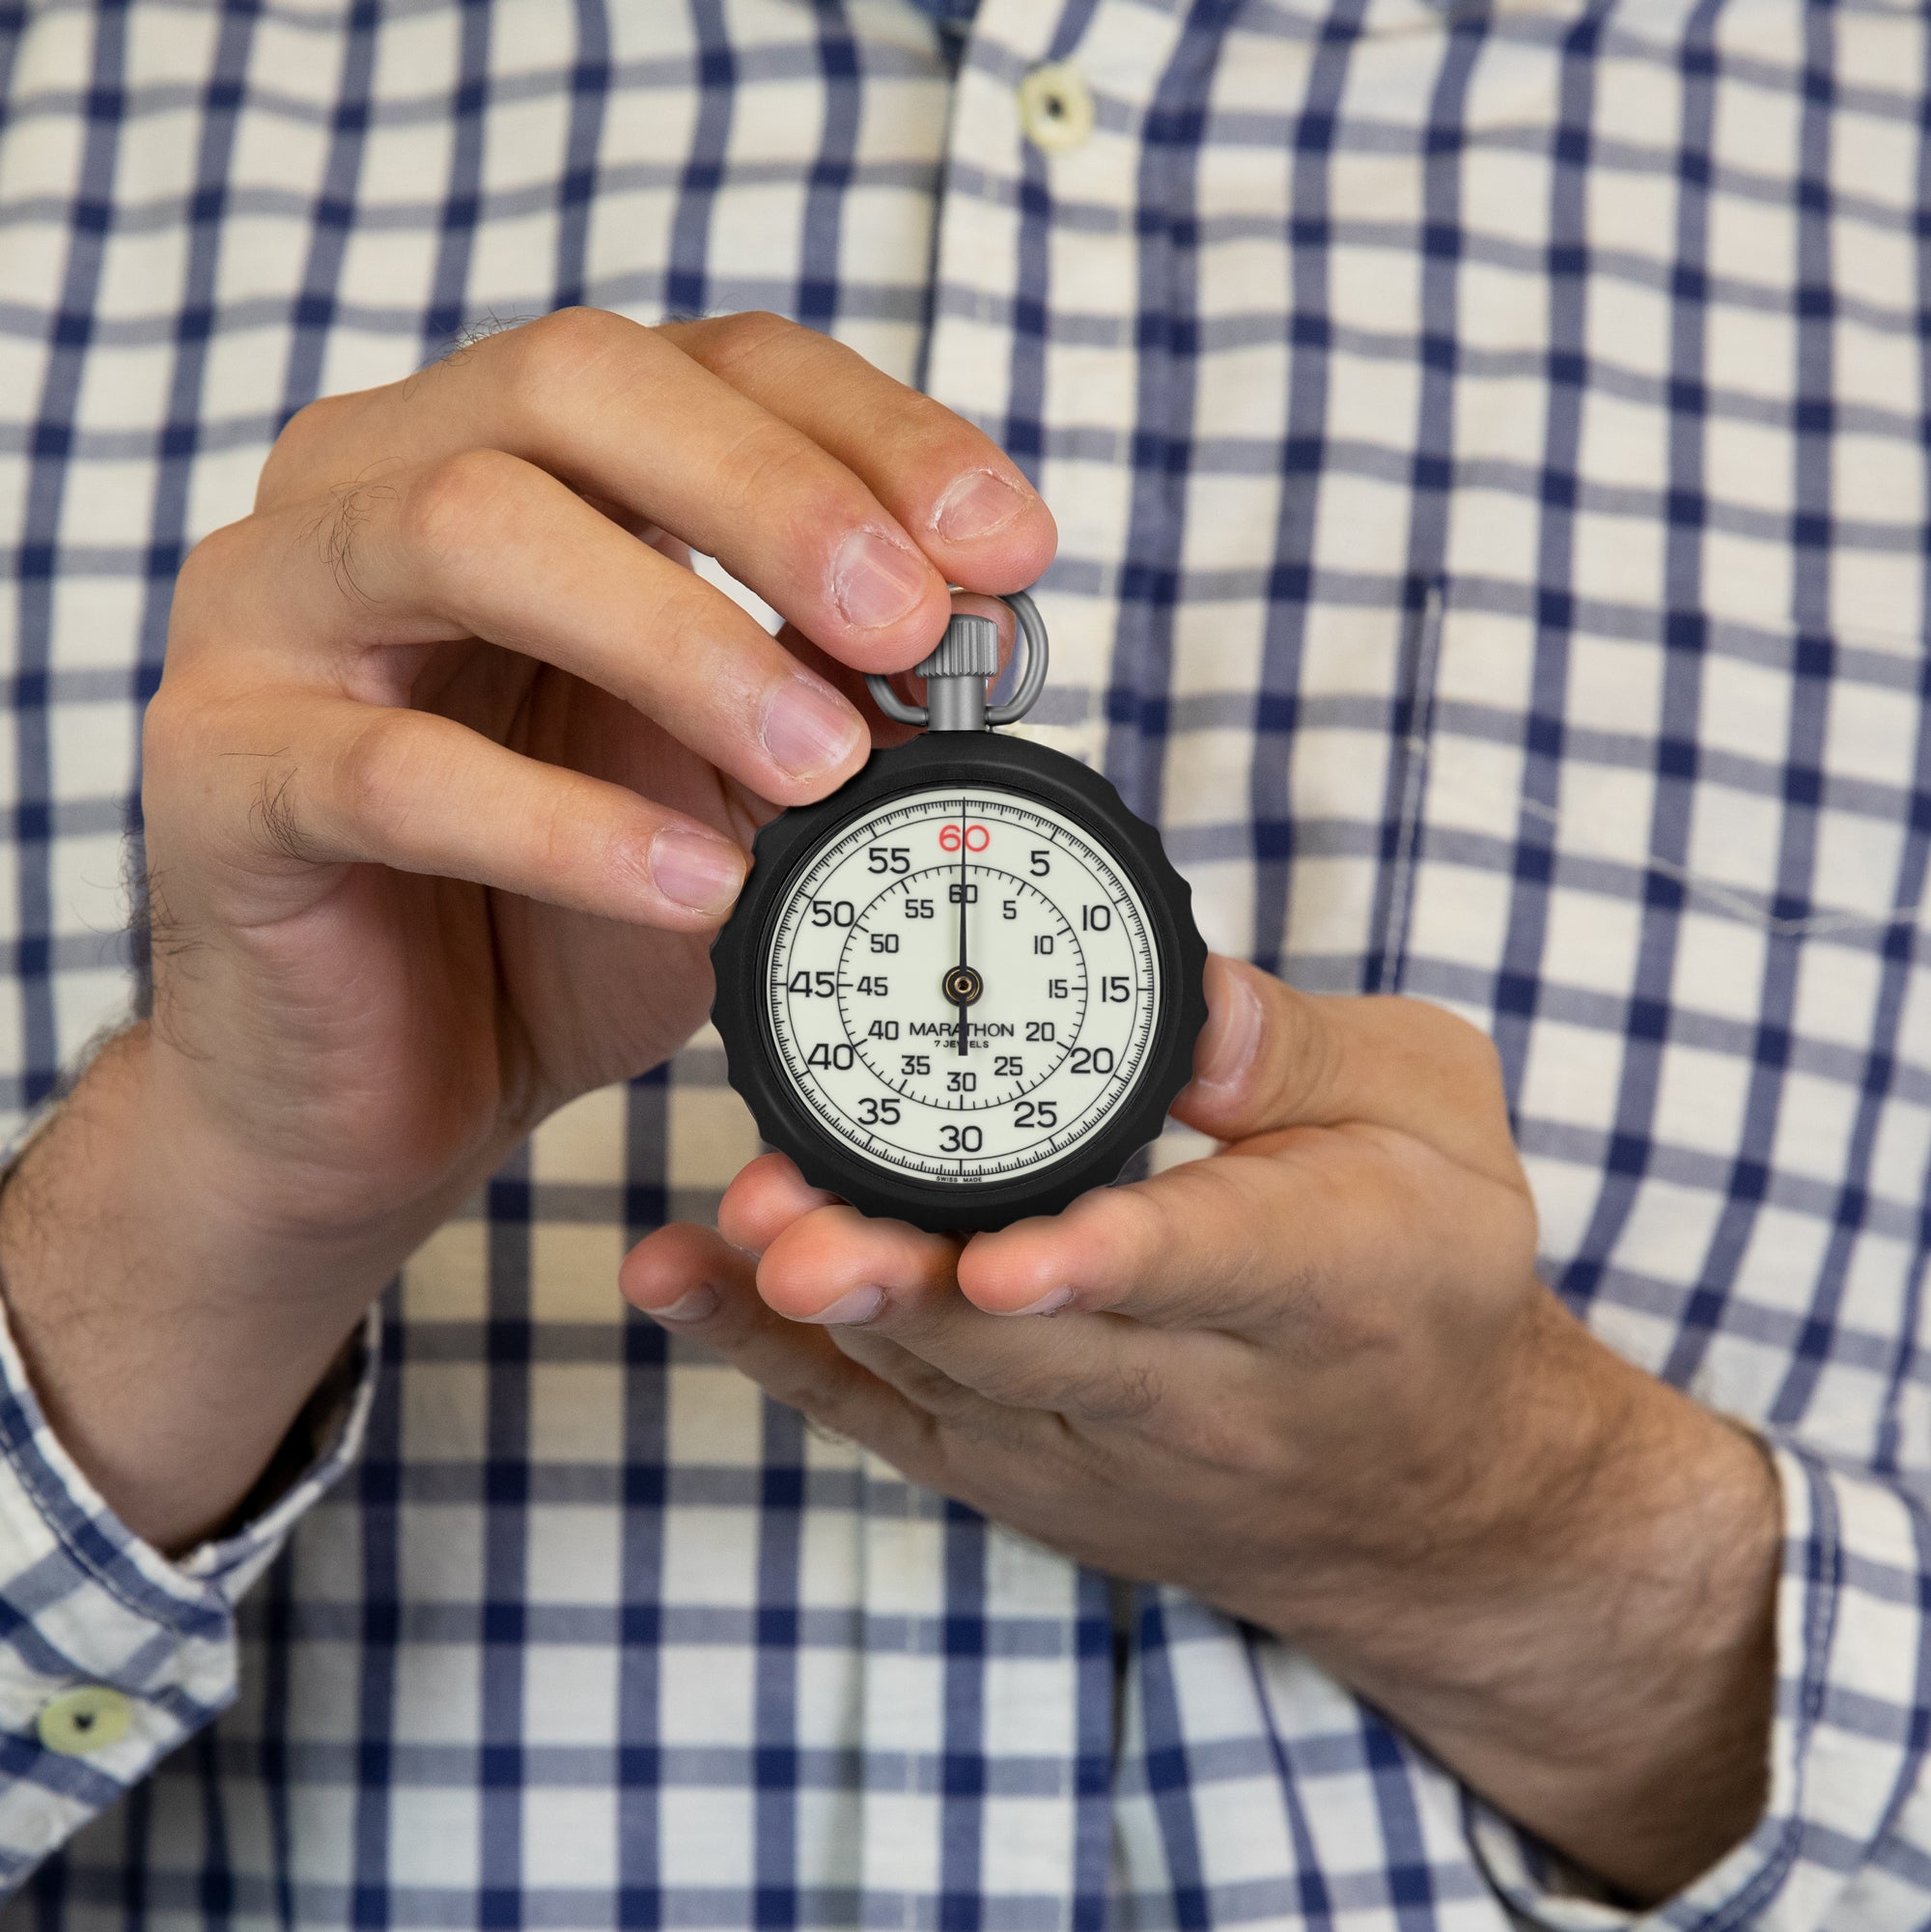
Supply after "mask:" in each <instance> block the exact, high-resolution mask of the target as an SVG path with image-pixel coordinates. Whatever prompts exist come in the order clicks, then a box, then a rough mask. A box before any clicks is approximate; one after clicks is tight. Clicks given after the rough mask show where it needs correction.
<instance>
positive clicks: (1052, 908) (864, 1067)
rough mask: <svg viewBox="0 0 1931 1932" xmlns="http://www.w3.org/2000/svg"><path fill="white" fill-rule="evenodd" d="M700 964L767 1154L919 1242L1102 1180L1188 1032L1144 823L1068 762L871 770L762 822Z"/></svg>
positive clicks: (939, 745)
mask: <svg viewBox="0 0 1931 1932" xmlns="http://www.w3.org/2000/svg"><path fill="white" fill-rule="evenodd" d="M714 957H715V965H716V969H717V979H718V996H717V1006H716V1018H717V1022H718V1026H719V1030H720V1032H721V1033H722V1034H723V1036H724V1039H725V1044H726V1049H727V1051H728V1052H729V1055H730V1062H731V1078H732V1080H733V1082H734V1084H736V1085H737V1086H738V1087H739V1089H740V1091H741V1092H743V1093H744V1095H745V1097H746V1098H747V1099H748V1100H749V1101H750V1103H751V1106H752V1107H753V1110H754V1112H755V1113H756V1114H757V1117H758V1122H759V1126H760V1129H761V1131H762V1132H763V1134H764V1135H765V1137H766V1139H767V1140H769V1141H770V1142H771V1143H772V1144H773V1145H775V1146H778V1147H781V1148H783V1149H784V1150H785V1151H786V1152H787V1153H789V1154H790V1155H791V1156H792V1158H793V1159H794V1160H795V1161H797V1162H798V1165H799V1167H800V1168H801V1169H802V1171H803V1172H804V1174H805V1177H806V1179H807V1180H809V1181H811V1182H813V1183H814V1184H815V1185H817V1186H820V1187H824V1188H827V1189H829V1190H832V1191H834V1192H836V1193H839V1194H842V1195H843V1196H844V1197H845V1198H846V1199H848V1200H851V1201H853V1202H854V1204H855V1205H857V1206H859V1207H861V1208H864V1209H865V1210H867V1211H868V1212H871V1213H876V1214H887V1215H893V1216H896V1217H898V1218H904V1219H908V1220H911V1221H914V1222H916V1223H918V1224H920V1225H922V1226H926V1227H934V1228H959V1229H970V1228H978V1227H994V1226H1000V1225H1003V1224H1004V1223H1006V1222H1007V1221H1010V1220H1013V1219H1017V1218H1020V1217H1021V1216H1022V1215H1026V1214H1041V1213H1050V1212H1053V1211H1055V1210H1056V1209H1057V1208H1059V1207H1063V1206H1064V1205H1066V1203H1067V1202H1068V1201H1070V1200H1072V1199H1073V1198H1074V1197H1075V1196H1076V1195H1077V1194H1078V1193H1080V1192H1082V1191H1083V1190H1085V1189H1087V1188H1090V1187H1094V1186H1098V1185H1101V1184H1103V1183H1104V1182H1105V1181H1109V1180H1111V1179H1113V1178H1114V1177H1115V1176H1116V1175H1117V1174H1118V1172H1119V1169H1120V1167H1121V1165H1122V1164H1123V1163H1124V1162H1125V1161H1126V1159H1127V1158H1128V1156H1129V1155H1131V1154H1132V1153H1133V1151H1134V1150H1135V1149H1136V1148H1138V1147H1139V1146H1141V1145H1143V1144H1144V1143H1145V1142H1146V1141H1147V1140H1148V1139H1150V1138H1151V1137H1152V1136H1153V1135H1154V1134H1157V1133H1158V1132H1159V1128H1160V1123H1161V1119H1162V1118H1163V1116H1164V1113H1165V1110H1166V1106H1167V1105H1168V1103H1169V1102H1170V1101H1171V1100H1172V1098H1173V1095H1174V1093H1175V1092H1177V1091H1178V1089H1179V1087H1180V1085H1182V1084H1183V1083H1184V1082H1185V1080H1186V1078H1188V1075H1189V1071H1190V1064H1191V1053H1192V1047H1193V1041H1194V1039H1195V1037H1196V1035H1197V1034H1198V1031H1199V1028H1200V1025H1201V1024H1202V1023H1203V1022H1204V1019H1205V1009H1204V1002H1203V1000H1202V995H1201V991H1200V975H1201V970H1202V967H1203V966H1204V964H1205V949H1204V947H1203V946H1202V944H1201V941H1200V939H1199V936H1198V934H1197V933H1196V932H1195V931H1194V928H1193V923H1192V919H1191V916H1190V912H1189V904H1188V892H1187V887H1186V886H1185V884H1184V883H1183V882H1181V880H1180V879H1179V877H1178V876H1177V875H1176V874H1175V873H1174V872H1173V870H1172V868H1171V866H1170V865H1169V864H1168V863H1167V861H1166V858H1165V855H1164V854H1163V853H1162V852H1161V849H1160V844H1159V841H1158V839H1157V837H1156V836H1155V835H1154V833H1153V831H1152V829H1151V828H1150V827H1149V826H1145V825H1144V824H1143V823H1142V822H1141V821H1140V820H1138V819H1136V818H1134V817H1133V815H1132V814H1131V813H1129V812H1128V811H1127V810H1126V808H1125V807H1124V805H1123V804H1121V802H1120V801H1119V798H1118V796H1117V795H1116V794H1115V793H1114V792H1113V791H1112V789H1111V787H1110V786H1108V785H1106V784H1105V781H1104V780H1102V779H1100V778H1097V777H1095V776H1094V774H1092V773H1091V772H1089V771H1087V770H1085V769H1084V768H1083V767H1080V766H1078V765H1077V764H1075V763H1074V762H1073V761H1072V760H1069V759H1066V758H1064V757H1062V756H1060V755H1059V754H1057V753H1054V752H1050V751H1047V750H1044V749H1043V748H1042V747H1040V746H1038V745H1035V744H1032V743H1029V742H1026V741H1023V740H1019V739H1009V738H1004V737H994V736H993V734H990V733H982V734H971V735H969V737H968V735H967V734H964V733H954V734H944V735H940V734H932V735H929V736H927V737H925V738H922V739H917V740H914V741H912V742H910V743H909V744H905V745H902V746H900V747H898V748H897V749H895V750H891V751H886V752H881V753H878V754H876V755H875V756H874V758H873V759H872V761H871V763H870V764H869V765H868V766H867V767H866V769H865V770H864V771H862V772H860V773H859V775H858V776H857V777H856V778H854V780H853V781H852V782H851V783H850V784H849V785H847V786H846V787H845V788H844V789H843V790H842V791H841V792H839V793H838V794H836V795H834V797H833V798H829V799H827V800H826V801H825V802H824V803H823V804H820V805H817V806H814V807H810V808H807V809H806V810H803V811H798V812H791V813H787V814H786V815H785V816H784V817H783V818H781V819H778V820H775V821H773V823H772V825H771V826H768V827H767V828H766V830H765V832H764V833H763V834H761V836H760V838H759V841H758V848H757V863H756V866H755V869H754V871H753V873H752V878H751V883H750V885H749V886H748V887H747V889H746V892H745V895H744V898H743V900H742V901H741V903H740V906H739V909H738V910H737V911H736V912H735V913H734V915H733V917H732V921H731V924H730V925H729V926H728V927H727V928H726V929H725V932H724V934H723V935H722V936H720V938H719V940H718V943H717V947H716V949H715V956H714Z"/></svg>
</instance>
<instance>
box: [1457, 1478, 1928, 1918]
mask: <svg viewBox="0 0 1931 1932" xmlns="http://www.w3.org/2000/svg"><path fill="white" fill-rule="evenodd" d="M1773 1447H1774V1450H1775V1454H1776V1460H1777V1474H1778V1477H1779V1479H1780V1482H1781V1485H1782V1491H1783V1506H1784V1545H1783V1567H1782V1574H1781V1578H1780V1580H1779V1582H1778V1587H1777V1713H1776V1722H1775V1726H1774V1729H1773V1733H1772V1739H1771V1763H1770V1775H1771V1783H1770V1797H1769V1802H1768V1805H1767V1806H1766V1808H1765V1811H1764V1814H1763V1817H1762V1819H1761V1820H1760V1821H1759V1823H1758V1825H1757V1827H1756V1829H1755V1831H1753V1832H1752V1833H1751V1834H1750V1835H1749V1837H1748V1838H1746V1839H1745V1840H1744V1842H1743V1843H1742V1844H1740V1845H1738V1846H1737V1847H1736V1849H1735V1850H1734V1851H1732V1852H1731V1853H1730V1854H1729V1855H1728V1856H1727V1857H1726V1858H1724V1859H1722V1860H1721V1862H1718V1863H1717V1864H1715V1865H1713V1866H1712V1867H1711V1868H1710V1870H1709V1871H1707V1872H1706V1873H1705V1874H1704V1875H1703V1876H1702V1877H1701V1878H1700V1879H1698V1880H1696V1881H1695V1883H1694V1884H1693V1885H1691V1886H1689V1887H1687V1888H1686V1889H1685V1890H1682V1891H1680V1892H1678V1893H1677V1894H1676V1895H1675V1896H1674V1897H1672V1898H1669V1899H1666V1900H1665V1901H1664V1902H1663V1903H1662V1904H1660V1905H1657V1906H1654V1907H1651V1908H1650V1909H1649V1910H1647V1911H1630V1910H1624V1909H1621V1908H1619V1907H1618V1906H1617V1905H1616V1904H1615V1903H1614V1902H1613V1900H1612V1899H1611V1898H1610V1897H1609V1894H1608V1893H1606V1892H1605V1891H1604V1890H1602V1889H1601V1888H1600V1887H1598V1886H1596V1885H1594V1884H1593V1883H1592V1882H1591V1881H1590V1880H1588V1879H1587V1878H1585V1877H1584V1876H1583V1875H1581V1874H1580V1873H1577V1872H1575V1871H1573V1870H1571V1869H1569V1868H1567V1867H1565V1866H1564V1865H1563V1864H1562V1863H1561V1862H1559V1861H1557V1860H1553V1859H1552V1858H1551V1856H1550V1854H1549V1853H1548V1852H1547V1851H1546V1850H1545V1849H1543V1848H1542V1847H1540V1846H1538V1845H1537V1844H1536V1843H1535V1841H1534V1840H1533V1839H1531V1838H1529V1837H1528V1836H1527V1835H1526V1834H1524V1833H1523V1832H1522V1831H1521V1830H1520V1829H1519V1828H1517V1827H1516V1826H1515V1825H1513V1824H1512V1823H1510V1822H1509V1820H1507V1819H1506V1818H1504V1817H1502V1816H1501V1815H1500V1814H1499V1813H1497V1812H1496V1811H1494V1810H1492V1809H1491V1808H1489V1807H1488V1806H1485V1805H1483V1804H1482V1803H1481V1802H1480V1801H1479V1800H1477V1799H1474V1798H1472V1797H1471V1798H1470V1799H1469V1834H1470V1838H1471V1841H1472V1843H1473V1846H1474V1850H1475V1855H1476V1857H1477V1859H1478V1860H1479V1862H1481V1864H1482V1865H1483V1867H1484V1868H1485V1869H1486V1871H1487V1872H1488V1875H1489V1878H1490V1881H1491V1883H1492V1884H1493V1885H1494V1886H1495V1887H1496V1890H1497V1892H1498V1893H1499V1894H1500V1895H1501V1897H1502V1899H1503V1901H1504V1903H1505V1904H1506V1905H1507V1906H1508V1907H1509V1908H1510V1911H1511V1913H1512V1914H1513V1915H1514V1917H1515V1918H1516V1919H1517V1920H1518V1922H1519V1923H1522V1924H1525V1925H1528V1926H1534V1927H1546V1928H1548V1932H1607V1928H1610V1927H1619V1928H1637V1932H1652V1928H1654V1929H1655V1932H1663V1928H1668V1932H1729V1928H1732V1927H1736V1928H1742V1927H1746V1926H1748V1927H1749V1928H1751V1932H1820V1928H1822V1927H1824V1926H1826V1925H1827V1924H1829V1923H1832V1922H1833V1917H1834V1908H1835V1907H1836V1906H1837V1904H1838V1902H1839V1900H1840V1899H1841V1898H1842V1896H1843V1894H1844V1892H1845V1890H1846V1889H1847V1888H1849V1887H1850V1886H1851V1885H1852V1884H1853V1883H1854V1882H1855V1881H1856V1880H1857V1878H1858V1876H1859V1874H1860V1873H1861V1872H1862V1871H1863V1870H1864V1868H1865V1867H1866V1866H1867V1865H1868V1864H1870V1862H1872V1860H1873V1857H1874V1855H1875V1854H1876V1852H1877V1848H1878V1847H1879V1846H1880V1845H1881V1844H1882V1843H1883V1842H1884V1841H1885V1840H1886V1839H1887V1837H1888V1835H1889V1833H1890V1831H1891V1828H1892V1825H1893V1823H1894V1821H1895V1820H1896V1818H1897V1815H1898V1812H1899V1810H1900V1808H1901V1807H1902V1806H1903V1804H1904V1801H1905V1800H1906V1798H1907V1797H1909V1796H1910V1794H1911V1792H1912V1791H1913V1789H1914V1787H1915V1786H1916V1785H1917V1782H1918V1780H1919V1778H1920V1777H1921V1775H1922V1772H1923V1768H1924V1750H1925V1738H1924V1735H1923V1733H1924V1731H1925V1722H1924V1720H1925V1716H1926V1709H1927V1700H1931V1672H1928V1671H1927V1647H1926V1628H1927V1626H1926V1613H1925V1609H1924V1608H1923V1601H1924V1599H1925V1597H1926V1595H1927V1591H1926V1580H1927V1578H1931V1534H1927V1523H1926V1519H1925V1515H1924V1509H1923V1505H1922V1503H1921V1502H1919V1501H1918V1500H1917V1498H1911V1497H1908V1496H1907V1495H1906V1494H1905V1493H1903V1492H1902V1491H1901V1490H1899V1489H1897V1488H1895V1487H1893V1486H1891V1485H1889V1484H1888V1483H1885V1482H1882V1481H1879V1480H1877V1479H1875V1478H1873V1477H1871V1476H1869V1475H1866V1474H1862V1473H1854V1472H1850V1471H1847V1470H1844V1469H1842V1468H1840V1467H1838V1466H1837V1465H1834V1464H1833V1463H1831V1462H1830V1461H1828V1460H1827V1459H1825V1458H1823V1457H1821V1456H1818V1455H1815V1454H1813V1453H1812V1452H1810V1451H1807V1450H1804V1449H1800V1448H1797V1447H1795V1446H1792V1445H1790V1444H1787V1443H1774V1444H1773ZM1919 1849H1920V1851H1921V1852H1931V1847H1920V1848H1919Z"/></svg>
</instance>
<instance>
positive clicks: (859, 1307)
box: [802, 1288, 885, 1329]
mask: <svg viewBox="0 0 1931 1932" xmlns="http://www.w3.org/2000/svg"><path fill="white" fill-rule="evenodd" d="M884 1305H885V1291H884V1290H883V1289H882V1288H854V1289H853V1290H852V1292H851V1293H850V1294H849V1295H841V1296H839V1298H838V1299H837V1301H835V1302H832V1304H831V1305H830V1307H828V1308H821V1309H820V1310H819V1311H818V1313H817V1314H815V1315H806V1316H804V1317H802V1319H803V1320H804V1321H807V1322H822V1323H824V1324H825V1326H826V1328H834V1329H835V1328H842V1327H844V1326H845V1325H846V1324H848V1323H851V1322H869V1321H870V1320H871V1319H872V1317H873V1316H874V1315H876V1314H877V1313H878V1312H879V1310H880V1309H881V1308H882V1307H883V1306H884Z"/></svg>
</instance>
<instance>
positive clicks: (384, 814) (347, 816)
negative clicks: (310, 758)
mask: <svg viewBox="0 0 1931 1932" xmlns="http://www.w3.org/2000/svg"><path fill="white" fill-rule="evenodd" d="M409 731H410V714H408V713H406V712H393V711H372V712H371V713H370V714H369V716H368V718H367V719H366V720H364V722H363V723H361V724H360V725H359V726H357V727H356V729H355V730H354V731H353V732H351V733H350V736H349V737H348V739H347V740H346V741H345V742H344V743H343V746H342V748H341V750H340V751H339V752H338V753H337V754H336V758H335V769H334V772H333V774H332V775H333V779H334V784H333V788H332V789H333V793H334V799H333V802H334V806H335V809H336V811H338V812H339V813H340V814H341V816H342V818H343V820H344V822H345V823H346V824H347V825H349V826H352V827H354V828H355V829H356V830H357V831H359V832H360V833H362V834H363V835H364V836H365V837H367V838H370V839H372V840H374V841H377V842H378V843H379V844H381V845H384V846H387V845H391V844H393V843H394V842H395V841H396V839H397V837H398V835H399V834H400V833H401V832H402V831H403V830H404V829H405V828H406V825H407V823H408V818H409V807H408V803H407V796H408V794H407V790H406V784H405V781H406V777H407V775H408V772H409V770H410V767H411V764H412V763H413V764H414V765H416V766H418V767H419V766H420V765H421V762H422V755H421V754H422V750H423V747H421V746H420V745H406V744H405V742H404V740H405V738H406V736H408V735H409ZM433 789H434V788H432V790H433Z"/></svg>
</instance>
